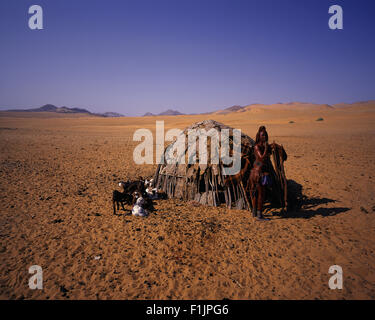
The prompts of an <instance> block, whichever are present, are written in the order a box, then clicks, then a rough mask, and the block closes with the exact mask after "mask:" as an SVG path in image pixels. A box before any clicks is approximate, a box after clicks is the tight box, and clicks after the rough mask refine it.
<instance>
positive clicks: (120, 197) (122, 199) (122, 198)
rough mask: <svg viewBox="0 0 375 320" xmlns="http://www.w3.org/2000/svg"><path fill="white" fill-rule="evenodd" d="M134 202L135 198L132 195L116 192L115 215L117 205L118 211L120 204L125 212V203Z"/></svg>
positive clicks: (113, 195) (113, 202)
mask: <svg viewBox="0 0 375 320" xmlns="http://www.w3.org/2000/svg"><path fill="white" fill-rule="evenodd" d="M132 200H133V197H132V196H131V195H130V194H128V193H126V192H120V191H118V190H114V191H113V193H112V204H113V214H116V205H117V210H120V204H121V207H122V209H123V210H125V208H124V203H126V204H131V203H132Z"/></svg>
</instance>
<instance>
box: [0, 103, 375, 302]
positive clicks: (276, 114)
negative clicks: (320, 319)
mask: <svg viewBox="0 0 375 320" xmlns="http://www.w3.org/2000/svg"><path fill="white" fill-rule="evenodd" d="M299 107H300V106H296V105H289V106H287V107H283V108H281V109H280V108H279V109H278V108H276V106H272V108H271V106H265V107H264V109H267V110H265V111H264V112H258V113H256V112H252V110H254V109H259V108H261V107H259V106H257V107H256V108H253V109H252V108H249V109H246V111H244V112H232V113H229V114H224V115H223V114H213V115H212V114H207V115H185V116H176V117H175V116H168V117H161V116H157V117H136V118H99V117H78V116H77V115H74V116H72V115H69V117H67V115H61V116H60V115H58V116H55V117H52V118H51V116H50V115H45V114H40V115H37V117H36V115H35V114H33V117H28V116H26V115H22V114H17V116H15V115H14V114H9V113H8V114H4V113H0V151H1V152H0V195H1V196H0V212H1V214H0V236H1V237H0V259H1V260H0V261H1V263H0V274H1V276H0V297H1V298H2V299H22V298H24V299H203V298H205V299H223V298H229V299H374V298H375V252H374V251H375V241H374V240H375V239H374V235H375V233H374V231H375V199H374V194H375V187H374V179H375V176H374V172H375V163H374V159H375V138H374V137H375V136H374V134H375V126H374V124H375V109H374V108H373V106H372V105H371V104H364V105H361V104H358V105H355V106H346V107H345V108H343V107H341V108H334V109H332V108H329V107H324V105H322V107H319V108H318V109H316V108H312V107H310V106H306V108H304V109H303V112H302V111H298V110H297V109H298V108H299ZM246 108H247V107H246ZM319 117H321V118H323V119H324V120H323V121H316V119H317V118H319ZM209 118H213V119H214V120H217V121H220V122H223V123H226V124H228V125H230V126H233V127H236V128H241V129H242V130H243V131H244V132H246V133H247V134H249V135H250V136H254V135H255V133H256V130H257V128H258V126H259V125H266V126H267V129H268V131H269V135H270V140H271V141H273V140H276V141H277V142H279V143H281V144H283V145H284V147H285V149H286V151H287V153H288V155H289V157H288V160H287V162H286V163H285V166H286V175H287V178H288V179H289V180H290V186H291V188H292V189H293V190H294V191H295V192H296V194H297V195H299V197H300V201H301V202H300V205H301V208H300V209H298V210H297V209H296V210H295V212H291V213H290V216H289V217H288V218H281V217H280V216H278V215H276V214H277V212H278V210H276V209H271V208H267V210H266V215H268V216H269V217H270V218H271V221H270V222H267V223H258V222H256V221H254V220H253V219H252V218H251V217H250V213H249V212H246V211H237V210H228V209H226V208H225V207H220V208H210V207H194V206H192V205H190V204H188V203H184V202H182V201H179V200H173V199H170V200H164V201H163V200H158V201H156V205H155V207H156V209H157V210H156V212H155V213H154V214H151V216H149V217H148V218H139V217H138V218H137V217H132V216H128V215H126V214H125V212H123V211H121V216H114V215H113V214H112V208H111V193H112V190H113V189H116V188H117V182H118V181H119V180H123V179H127V178H136V177H137V176H139V175H143V176H149V175H152V174H153V172H154V170H155V167H156V166H155V165H147V166H137V165H135V164H134V162H133V160H132V152H133V149H134V147H135V146H136V145H137V142H133V141H132V135H133V133H134V131H135V130H136V129H138V128H150V129H151V130H152V131H154V126H155V121H156V120H162V119H163V120H165V128H166V130H167V129H169V128H175V127H177V128H184V127H186V126H188V125H190V124H191V123H193V122H196V121H201V120H203V119H209ZM291 121H294V123H290V122H291ZM129 209H130V208H129ZM95 257H96V258H95ZM34 264H37V265H40V266H42V268H43V272H44V273H43V277H44V288H43V290H30V289H29V288H28V280H29V277H30V276H31V275H29V274H28V268H29V267H30V266H31V265H34ZM335 264H338V265H340V266H342V268H343V272H344V283H343V286H344V287H343V290H330V289H329V287H328V279H329V277H330V276H331V275H330V274H329V273H328V268H329V267H330V266H331V265H335Z"/></svg>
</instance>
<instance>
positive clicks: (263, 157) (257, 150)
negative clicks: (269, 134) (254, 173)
mask: <svg viewBox="0 0 375 320" xmlns="http://www.w3.org/2000/svg"><path fill="white" fill-rule="evenodd" d="M267 153H268V143H267V142H266V143H265V146H264V152H263V154H262V153H261V152H260V150H259V146H258V145H256V146H255V155H256V157H257V158H258V160H260V161H263V160H264V159H265V158H266V157H267Z"/></svg>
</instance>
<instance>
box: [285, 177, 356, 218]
mask: <svg viewBox="0 0 375 320" xmlns="http://www.w3.org/2000/svg"><path fill="white" fill-rule="evenodd" d="M335 202H337V200H334V199H329V198H320V197H314V198H309V197H307V196H306V195H304V194H303V187H302V185H300V184H299V183H297V182H296V181H294V180H288V210H287V212H286V213H285V214H284V215H283V217H284V218H305V219H309V218H312V217H314V216H317V215H320V216H324V217H326V216H334V215H336V214H339V213H342V212H346V211H348V210H350V208H346V207H334V208H317V206H319V205H322V204H327V203H335Z"/></svg>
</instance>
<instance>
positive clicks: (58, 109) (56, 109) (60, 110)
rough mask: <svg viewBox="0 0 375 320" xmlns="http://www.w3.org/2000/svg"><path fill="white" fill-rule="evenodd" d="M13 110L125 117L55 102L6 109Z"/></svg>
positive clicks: (115, 113) (114, 113)
mask: <svg viewBox="0 0 375 320" xmlns="http://www.w3.org/2000/svg"><path fill="white" fill-rule="evenodd" d="M6 111H11V112H56V113H86V114H88V115H93V116H99V117H124V115H122V114H120V113H117V112H104V113H93V112H90V111H88V110H86V109H82V108H68V107H65V106H64V107H56V106H54V105H53V104H45V105H44V106H42V107H39V108H32V109H12V110H6Z"/></svg>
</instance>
